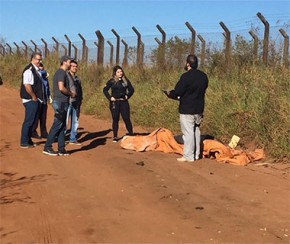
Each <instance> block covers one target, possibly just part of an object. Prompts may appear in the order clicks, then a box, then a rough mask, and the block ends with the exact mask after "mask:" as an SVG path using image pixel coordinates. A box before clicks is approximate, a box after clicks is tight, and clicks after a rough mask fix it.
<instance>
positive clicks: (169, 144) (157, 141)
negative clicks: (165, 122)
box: [121, 128, 183, 155]
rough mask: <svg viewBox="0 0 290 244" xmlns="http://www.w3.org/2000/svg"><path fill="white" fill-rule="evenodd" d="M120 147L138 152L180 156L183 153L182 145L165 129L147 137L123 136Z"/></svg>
mask: <svg viewBox="0 0 290 244" xmlns="http://www.w3.org/2000/svg"><path fill="white" fill-rule="evenodd" d="M121 147H122V148H124V149H129V150H135V151H138V152H143V151H158V152H165V153H177V154H181V155H182V151H183V145H180V144H178V143H177V142H176V140H175V139H174V136H173V134H172V132H171V131H170V130H168V129H165V128H158V129H157V130H155V131H153V132H152V133H150V134H149V135H147V136H124V137H123V139H122V140H121Z"/></svg>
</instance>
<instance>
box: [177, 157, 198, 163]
mask: <svg viewBox="0 0 290 244" xmlns="http://www.w3.org/2000/svg"><path fill="white" fill-rule="evenodd" d="M177 161H178V162H194V159H190V160H189V159H186V158H184V157H181V158H178V159H177Z"/></svg>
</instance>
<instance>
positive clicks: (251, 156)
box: [121, 128, 265, 165]
mask: <svg viewBox="0 0 290 244" xmlns="http://www.w3.org/2000/svg"><path fill="white" fill-rule="evenodd" d="M121 147H122V148H124V149H128V150H134V151H137V152H144V151H158V152H165V153H177V154H180V155H183V145H181V144H178V143H177V142H176V140H175V139H174V135H173V133H172V132H171V131H170V130H168V129H165V128H158V129H157V130H155V131H153V132H152V133H150V134H149V135H146V136H124V137H123V139H122V140H121ZM203 157H206V158H211V159H216V160H217V161H218V162H223V163H230V164H235V165H246V164H248V163H251V162H253V161H257V160H261V159H264V158H265V153H264V150H263V149H256V150H255V151H254V152H246V151H243V150H235V149H232V148H230V147H229V146H228V145H224V144H222V143H221V142H219V141H216V140H204V141H203Z"/></svg>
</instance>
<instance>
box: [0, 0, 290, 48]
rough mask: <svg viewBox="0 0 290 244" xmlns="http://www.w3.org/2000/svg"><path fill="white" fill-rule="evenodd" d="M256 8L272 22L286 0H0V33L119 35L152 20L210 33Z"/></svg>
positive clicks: (286, 14) (23, 36)
mask: <svg viewBox="0 0 290 244" xmlns="http://www.w3.org/2000/svg"><path fill="white" fill-rule="evenodd" d="M257 12H261V13H262V14H263V15H264V16H265V17H266V19H267V20H268V21H269V23H270V25H271V26H273V25H282V24H285V23H287V22H288V23H290V0H272V1H270V0H256V1H254V0H253V1H247V0H244V1H235V0H228V1H218V0H216V1H213V0H212V1H194V0H191V1H187V0H179V1H175V0H169V1H165V0H159V1H155V0H146V1H138V0H135V1H132V0H127V1H126V0H119V1H110V0H107V1H101V0H100V1H98V0H34V1H33V0H29V1H28V0H0V38H4V40H5V42H7V43H10V44H13V42H16V43H18V44H21V41H26V42H30V40H33V41H35V42H36V43H41V38H44V39H45V40H47V41H48V42H53V41H52V39H51V37H53V36H54V37H55V38H56V39H58V40H59V41H65V38H64V34H67V35H68V36H69V37H70V39H71V40H72V41H74V40H79V37H78V33H81V34H82V35H83V36H84V37H85V38H86V39H94V38H96V36H95V31H96V30H100V31H101V32H102V33H103V35H104V37H105V38H113V37H114V35H113V33H112V32H111V29H112V28H114V29H115V30H116V31H117V32H118V33H119V35H120V36H121V37H125V36H135V34H134V32H133V31H132V26H135V27H136V28H137V29H138V30H139V31H140V33H141V34H142V35H160V33H159V32H158V30H157V29H156V24H159V25H160V26H161V27H162V28H163V29H164V30H166V32H167V33H171V34H178V33H184V32H188V29H187V27H186V26H185V24H184V23H185V22H186V21H188V22H189V23H190V24H191V25H192V26H193V27H194V29H195V30H196V31H197V32H198V33H211V32H212V33H215V32H222V29H221V27H220V25H219V22H220V21H223V22H224V23H225V24H226V25H227V26H228V27H230V28H231V30H240V29H248V28H249V26H250V25H251V23H254V24H257V23H258V22H260V21H259V20H258V18H257V16H256V14H257ZM158 33H159V34H158ZM288 35H290V33H288Z"/></svg>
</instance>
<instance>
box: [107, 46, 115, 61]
mask: <svg viewBox="0 0 290 244" xmlns="http://www.w3.org/2000/svg"><path fill="white" fill-rule="evenodd" d="M107 43H108V44H109V46H110V65H111V66H113V57H114V46H113V44H112V43H111V42H110V41H107Z"/></svg>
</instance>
